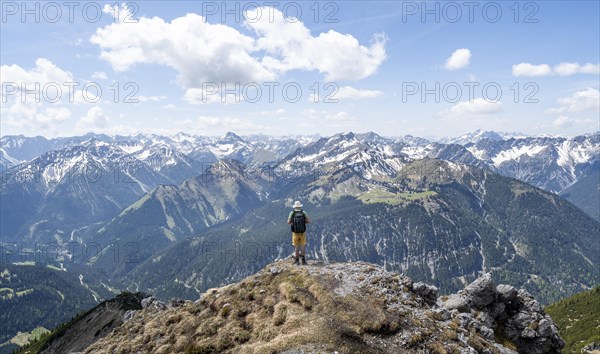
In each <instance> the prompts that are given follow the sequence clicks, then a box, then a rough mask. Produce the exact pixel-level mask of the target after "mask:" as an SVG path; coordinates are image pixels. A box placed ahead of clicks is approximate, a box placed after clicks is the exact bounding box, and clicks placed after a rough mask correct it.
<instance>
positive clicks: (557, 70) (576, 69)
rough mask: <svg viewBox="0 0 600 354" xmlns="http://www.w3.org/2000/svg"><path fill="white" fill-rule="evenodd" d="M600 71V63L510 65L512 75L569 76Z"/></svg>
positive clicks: (596, 73)
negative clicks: (551, 65)
mask: <svg viewBox="0 0 600 354" xmlns="http://www.w3.org/2000/svg"><path fill="white" fill-rule="evenodd" d="M599 73H600V64H592V63H585V64H583V65H581V64H579V63H565V62H563V63H560V64H558V65H555V66H554V67H553V68H550V65H548V64H539V65H534V64H529V63H520V64H516V65H513V66H512V74H513V76H548V75H554V74H556V75H559V76H570V75H575V74H595V75H598V74H599Z"/></svg>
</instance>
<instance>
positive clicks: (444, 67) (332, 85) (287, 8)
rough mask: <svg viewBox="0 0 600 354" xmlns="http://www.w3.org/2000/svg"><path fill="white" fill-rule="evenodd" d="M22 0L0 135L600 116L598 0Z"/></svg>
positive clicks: (421, 128)
mask: <svg viewBox="0 0 600 354" xmlns="http://www.w3.org/2000/svg"><path fill="white" fill-rule="evenodd" d="M22 4H23V3H22V2H13V1H2V9H1V10H2V13H1V15H2V18H1V26H2V31H1V48H0V49H1V50H0V53H1V54H0V60H1V70H2V72H1V75H0V76H1V80H2V109H1V116H0V129H1V134H2V135H10V134H25V135H29V136H31V135H45V136H48V137H53V136H69V135H77V134H83V133H86V132H90V131H92V132H102V133H107V134H131V133H134V132H138V131H140V132H145V133H159V134H174V133H177V132H178V131H184V132H188V133H192V134H200V135H220V134H223V133H225V132H227V131H235V132H237V133H240V134H253V133H264V134H272V135H285V134H314V133H318V134H321V135H328V134H333V133H336V132H341V131H355V132H365V131H375V132H378V133H380V134H382V135H388V136H392V135H394V136H398V135H405V134H413V135H418V136H447V135H458V134H462V133H465V132H469V131H473V130H475V129H486V130H499V131H518V132H522V133H525V134H531V135H540V134H552V135H554V134H560V135H565V136H572V135H576V134H581V133H586V132H593V131H597V130H598V129H600V128H599V108H598V105H599V103H598V102H599V100H600V98H599V93H598V89H599V84H600V83H599V81H600V79H599V62H600V58H599V53H600V47H599V43H600V28H599V23H600V18H599V16H600V15H599V13H600V8H599V2H598V1H568V2H567V1H544V2H541V1H540V2H527V1H523V2H512V1H510V2H478V1H475V2H431V1H430V2H400V1H381V2H379V1H370V2H358V1H335V2H334V1H324V2H268V1H267V2H260V1H259V2H254V3H248V2H221V1H218V2H210V1H205V2H199V1H168V2H167V1H137V2H130V3H127V4H120V6H118V7H115V6H114V4H115V3H103V2H81V3H79V2H71V3H69V2H53V3H52V4H53V5H48V3H47V2H28V3H25V5H22ZM24 6H25V8H24ZM256 6H258V9H257V8H256ZM84 10H85V12H84ZM36 84H37V85H38V86H36ZM69 85H71V86H69ZM85 85H87V86H85ZM84 86H85V87H87V88H88V89H87V90H86V91H85V92H83V91H82V88H83V87H84ZM44 87H45V89H44ZM69 87H72V88H73V99H71V97H69ZM98 87H99V88H100V89H101V93H100V92H99V91H98V90H97V88H98ZM23 88H25V89H27V90H30V91H33V92H34V93H35V92H37V93H38V96H39V102H36V96H35V94H34V93H29V94H26V93H25V92H23ZM57 88H60V90H61V91H60V92H59V91H57ZM222 88H224V89H229V91H228V92H229V93H226V94H223V92H222V90H221V89H222ZM257 88H259V89H260V93H261V95H258V92H259V91H258V90H257ZM484 88H485V89H484ZM117 92H118V95H117ZM424 92H425V93H426V94H424V95H423V93H424ZM270 93H272V97H270V96H271V95H270ZM84 94H85V95H84ZM315 94H317V95H315ZM284 95H287V96H286V97H287V98H284ZM127 98H128V99H127ZM136 100H137V101H138V102H137V103H135V102H130V101H136ZM223 101H225V102H223ZM236 101H239V102H236ZM315 101H316V102H315ZM326 101H328V102H326Z"/></svg>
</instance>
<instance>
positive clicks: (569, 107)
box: [544, 87, 600, 114]
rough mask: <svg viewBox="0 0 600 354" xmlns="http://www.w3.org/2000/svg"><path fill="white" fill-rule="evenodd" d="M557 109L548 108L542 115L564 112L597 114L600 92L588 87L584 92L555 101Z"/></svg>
mask: <svg viewBox="0 0 600 354" xmlns="http://www.w3.org/2000/svg"><path fill="white" fill-rule="evenodd" d="M556 101H557V102H558V104H560V106H559V107H555V108H549V109H547V110H546V111H545V112H544V113H546V114H559V113H564V112H599V111H600V91H598V90H597V89H595V88H591V87H588V88H587V89H585V90H581V91H577V92H574V93H573V94H572V95H571V96H569V97H561V98H559V99H557V100H556Z"/></svg>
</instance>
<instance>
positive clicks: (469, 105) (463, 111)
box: [438, 98, 502, 119]
mask: <svg viewBox="0 0 600 354" xmlns="http://www.w3.org/2000/svg"><path fill="white" fill-rule="evenodd" d="M501 110H502V103H501V102H489V101H486V100H484V99H483V98H476V99H474V100H473V101H464V102H459V103H457V104H455V105H454V106H452V107H451V108H450V109H447V110H443V111H440V112H438V115H439V116H441V117H443V118H444V119H456V118H472V117H478V116H484V115H488V114H495V113H498V112H500V111H501Z"/></svg>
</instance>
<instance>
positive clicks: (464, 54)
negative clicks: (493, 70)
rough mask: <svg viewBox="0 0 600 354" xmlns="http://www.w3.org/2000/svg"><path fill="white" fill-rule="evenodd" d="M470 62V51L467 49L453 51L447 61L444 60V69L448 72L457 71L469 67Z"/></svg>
mask: <svg viewBox="0 0 600 354" xmlns="http://www.w3.org/2000/svg"><path fill="white" fill-rule="evenodd" d="M470 60H471V51H470V50H469V49H467V48H461V49H457V50H455V51H454V52H453V53H452V55H450V57H449V58H448V59H446V65H444V67H445V68H446V69H448V70H457V69H461V68H464V67H466V66H467V65H469V61H470Z"/></svg>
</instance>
